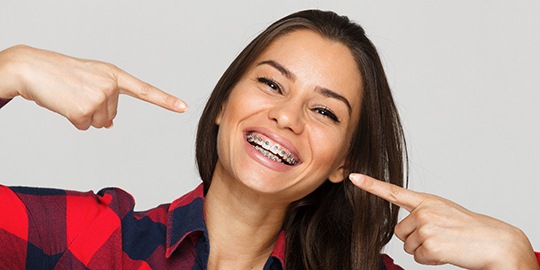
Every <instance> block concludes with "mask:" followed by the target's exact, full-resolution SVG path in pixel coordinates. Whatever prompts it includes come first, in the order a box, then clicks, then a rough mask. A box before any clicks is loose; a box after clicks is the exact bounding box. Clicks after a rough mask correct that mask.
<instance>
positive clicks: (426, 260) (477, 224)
mask: <svg viewBox="0 0 540 270" xmlns="http://www.w3.org/2000/svg"><path fill="white" fill-rule="evenodd" d="M350 179H351V181H352V182H353V183H354V184H355V185H356V186H358V187H359V188H361V189H363V190H365V191H367V192H369V193H372V194H374V195H376V196H379V197H381V198H383V199H385V200H387V201H389V202H391V203H393V204H396V205H398V206H400V207H402V208H405V209H406V210H407V211H409V212H410V214H409V215H408V216H407V217H406V218H404V219H403V220H402V221H401V222H399V223H398V224H397V226H396V228H395V234H396V236H397V237H398V238H399V239H401V241H403V242H404V249H405V251H406V252H407V253H409V254H411V255H414V259H415V260H416V261H417V262H418V263H421V264H428V265H442V264H453V265H455V266H459V267H462V268H467V269H529V270H530V269H540V266H539V265H538V262H537V260H536V257H535V254H534V251H533V249H532V246H531V244H530V242H529V239H528V238H527V236H526V235H525V234H524V233H523V232H522V231H521V230H520V229H518V228H516V227H514V226H512V225H510V224H507V223H504V222H502V221H500V220H497V219H494V218H492V217H488V216H485V215H481V214H477V213H473V212H471V211H469V210H467V209H465V208H463V207H461V206H460V205H458V204H456V203H454V202H451V201H449V200H446V199H444V198H441V197H438V196H435V195H431V194H425V193H419V192H414V191H411V190H407V189H404V188H401V187H399V186H396V185H392V184H389V183H386V182H383V181H379V180H376V179H374V178H371V177H369V176H365V175H361V174H351V175H350Z"/></svg>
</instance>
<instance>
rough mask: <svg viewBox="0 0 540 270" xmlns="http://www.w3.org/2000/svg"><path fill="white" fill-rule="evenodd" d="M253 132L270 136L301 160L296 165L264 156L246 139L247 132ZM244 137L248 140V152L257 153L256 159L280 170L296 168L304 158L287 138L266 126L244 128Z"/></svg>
mask: <svg viewBox="0 0 540 270" xmlns="http://www.w3.org/2000/svg"><path fill="white" fill-rule="evenodd" d="M251 132H257V133H260V134H261V135H264V136H265V137H268V138H269V139H270V140H272V141H274V142H276V143H277V144H279V145H281V146H283V147H285V148H287V150H288V151H290V152H291V153H292V154H293V155H294V156H296V157H297V158H298V159H299V160H298V163H297V164H295V165H292V166H291V165H286V164H283V163H279V162H275V161H272V160H270V159H268V158H266V157H264V156H263V155H262V154H261V153H260V152H259V151H257V150H256V149H255V148H254V147H253V146H252V145H251V144H250V143H249V142H247V140H246V136H247V134H249V133H251ZM243 137H244V141H245V142H246V144H247V146H249V148H248V150H249V151H248V153H249V154H250V155H251V156H253V155H256V157H255V156H254V157H255V158H256V159H257V160H259V161H262V163H263V164H264V165H267V166H268V165H271V166H270V167H271V168H273V169H278V170H280V171H282V170H284V169H289V168H294V167H295V166H298V165H300V164H301V163H302V159H301V157H300V154H299V153H298V149H296V147H295V146H294V145H293V144H292V143H291V142H290V141H289V140H287V139H285V138H283V137H281V136H279V135H277V134H275V133H273V132H270V130H268V129H266V128H261V127H253V128H246V129H244V130H243Z"/></svg>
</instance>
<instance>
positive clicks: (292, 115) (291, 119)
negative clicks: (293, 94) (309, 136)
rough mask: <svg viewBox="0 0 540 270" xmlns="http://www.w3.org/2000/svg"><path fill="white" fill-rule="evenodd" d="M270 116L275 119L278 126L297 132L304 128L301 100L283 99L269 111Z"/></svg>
mask: <svg viewBox="0 0 540 270" xmlns="http://www.w3.org/2000/svg"><path fill="white" fill-rule="evenodd" d="M268 117H269V118H270V119H271V120H273V121H275V122H276V124H277V126H278V127H280V128H284V129H289V130H291V131H292V132H294V133H296V134H300V133H302V131H303V130H304V125H305V121H304V114H303V104H302V102H300V101H294V100H287V101H285V100H283V101H282V102H280V103H277V104H274V105H273V106H272V108H271V109H270V111H269V112H268Z"/></svg>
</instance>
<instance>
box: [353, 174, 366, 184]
mask: <svg viewBox="0 0 540 270" xmlns="http://www.w3.org/2000/svg"><path fill="white" fill-rule="evenodd" d="M349 179H351V181H352V182H354V183H355V184H357V185H361V184H362V183H363V182H364V176H363V175H361V174H358V173H351V174H349Z"/></svg>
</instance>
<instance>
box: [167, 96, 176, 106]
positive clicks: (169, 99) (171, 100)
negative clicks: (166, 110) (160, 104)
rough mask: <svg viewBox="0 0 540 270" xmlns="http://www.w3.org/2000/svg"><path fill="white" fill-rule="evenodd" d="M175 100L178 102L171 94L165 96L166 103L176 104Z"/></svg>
mask: <svg viewBox="0 0 540 270" xmlns="http://www.w3.org/2000/svg"><path fill="white" fill-rule="evenodd" d="M174 102H176V99H175V98H174V97H172V96H169V95H167V97H165V105H170V106H172V105H174Z"/></svg>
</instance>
